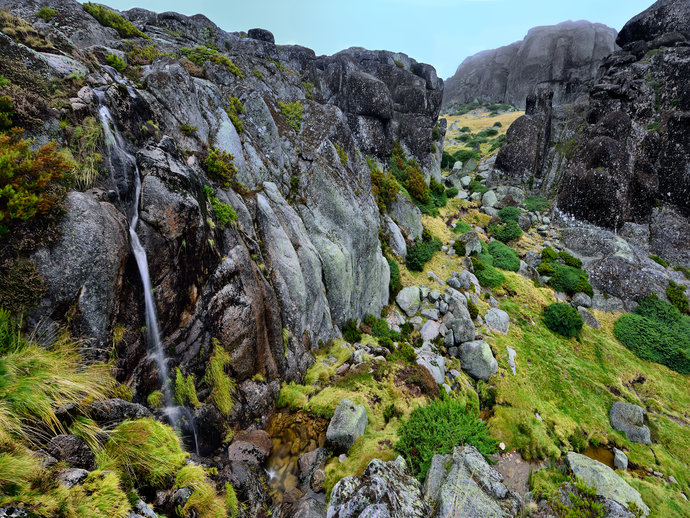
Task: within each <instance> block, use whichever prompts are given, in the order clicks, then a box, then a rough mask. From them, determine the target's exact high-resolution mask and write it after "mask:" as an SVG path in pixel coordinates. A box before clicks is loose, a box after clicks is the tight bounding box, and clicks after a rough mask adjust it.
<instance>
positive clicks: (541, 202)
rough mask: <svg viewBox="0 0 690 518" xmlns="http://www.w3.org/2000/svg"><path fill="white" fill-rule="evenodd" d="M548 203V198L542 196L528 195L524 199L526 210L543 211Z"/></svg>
mask: <svg viewBox="0 0 690 518" xmlns="http://www.w3.org/2000/svg"><path fill="white" fill-rule="evenodd" d="M549 205H550V203H549V200H547V199H546V198H544V197H542V196H528V197H527V199H526V200H525V209H526V210H527V212H543V211H545V210H546V209H547V208H548V207H549Z"/></svg>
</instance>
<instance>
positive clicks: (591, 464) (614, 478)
mask: <svg viewBox="0 0 690 518" xmlns="http://www.w3.org/2000/svg"><path fill="white" fill-rule="evenodd" d="M565 458H566V461H567V462H568V465H569V466H570V469H571V470H572V471H573V474H574V475H575V476H576V477H579V478H581V479H582V480H583V481H584V482H585V484H587V485H588V486H590V487H592V488H594V489H595V490H596V492H597V495H599V496H602V497H604V498H608V499H609V500H614V501H615V502H618V503H619V504H621V505H623V506H624V507H626V508H627V507H628V504H629V503H630V502H633V503H634V504H635V505H637V507H638V508H639V509H641V510H642V512H643V513H644V514H645V515H647V514H648V513H649V507H647V506H646V505H645V503H644V502H643V501H642V498H641V497H640V493H639V492H638V491H637V490H635V489H633V488H632V487H630V486H629V485H628V483H627V482H625V481H624V480H623V479H622V478H621V477H620V476H618V475H617V474H616V472H615V471H613V470H612V469H611V468H609V467H608V466H606V465H604V464H602V463H601V462H599V461H596V460H594V459H590V458H589V457H586V456H585V455H581V454H579V453H574V452H568V453H567V454H566V456H565Z"/></svg>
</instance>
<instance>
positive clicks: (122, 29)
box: [84, 2, 151, 40]
mask: <svg viewBox="0 0 690 518" xmlns="http://www.w3.org/2000/svg"><path fill="white" fill-rule="evenodd" d="M84 11H86V12H87V13H89V14H90V15H91V16H93V17H94V18H96V20H97V21H98V23H100V24H101V25H103V26H104V27H112V28H113V29H115V30H116V31H117V32H118V34H119V35H120V36H122V37H123V38H146V39H147V40H148V39H151V38H149V37H148V36H147V35H146V34H144V33H143V32H141V31H140V30H139V29H137V28H136V26H135V25H134V24H133V23H132V22H130V21H129V20H127V19H125V18H123V17H122V16H121V15H119V14H117V13H116V12H115V11H113V10H112V9H109V8H107V7H105V6H103V5H98V4H93V3H91V2H87V3H85V4H84Z"/></svg>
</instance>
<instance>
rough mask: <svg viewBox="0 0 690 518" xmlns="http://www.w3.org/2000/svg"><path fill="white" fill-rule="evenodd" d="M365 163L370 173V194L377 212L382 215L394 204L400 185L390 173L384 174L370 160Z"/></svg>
mask: <svg viewBox="0 0 690 518" xmlns="http://www.w3.org/2000/svg"><path fill="white" fill-rule="evenodd" d="M367 162H368V164H369V169H370V171H371V192H372V194H373V195H374V199H375V200H376V205H378V207H379V211H380V212H381V213H382V214H383V213H385V212H387V211H388V210H390V208H391V206H392V205H393V203H394V202H395V199H396V197H397V196H398V192H399V191H400V184H398V181H397V180H396V179H395V177H394V176H393V175H392V174H391V173H390V172H386V173H384V172H383V171H381V168H379V167H378V166H377V165H376V164H375V163H374V162H373V161H372V160H368V161H367Z"/></svg>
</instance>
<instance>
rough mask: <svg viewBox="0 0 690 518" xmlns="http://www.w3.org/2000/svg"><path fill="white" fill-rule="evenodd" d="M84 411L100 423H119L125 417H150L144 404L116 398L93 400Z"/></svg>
mask: <svg viewBox="0 0 690 518" xmlns="http://www.w3.org/2000/svg"><path fill="white" fill-rule="evenodd" d="M86 411H87V413H88V414H89V416H90V417H91V419H93V420H94V421H96V422H97V423H98V424H100V425H104V424H119V423H121V422H122V421H124V420H125V419H141V418H142V417H151V412H149V410H148V408H146V407H145V406H143V405H139V404H137V403H129V402H128V401H124V400H122V399H117V398H113V399H105V400H103V401H95V402H93V403H91V404H90V405H89V406H88V408H87V409H86Z"/></svg>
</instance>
